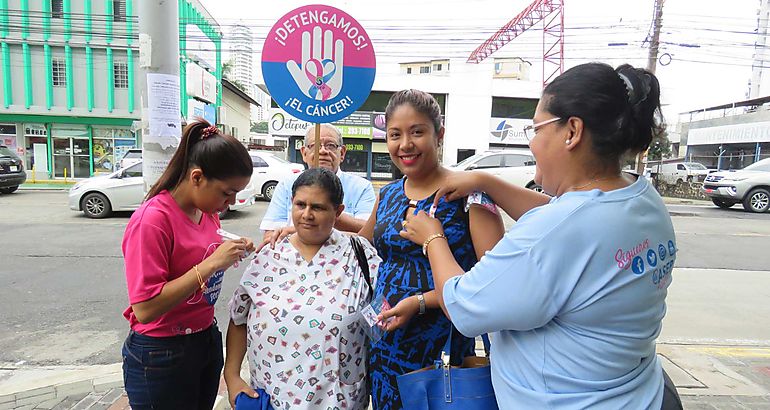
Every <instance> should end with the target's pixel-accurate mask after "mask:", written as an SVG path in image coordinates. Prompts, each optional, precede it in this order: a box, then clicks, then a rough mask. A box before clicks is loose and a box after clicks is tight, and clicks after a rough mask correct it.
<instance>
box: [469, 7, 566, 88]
mask: <svg viewBox="0 0 770 410" xmlns="http://www.w3.org/2000/svg"><path fill="white" fill-rule="evenodd" d="M541 21H542V22H543V87H545V86H546V84H548V83H549V82H550V81H551V80H552V79H553V78H554V77H556V76H557V75H559V74H561V73H562V72H564V0H535V1H533V2H532V4H530V5H529V6H527V8H525V9H524V10H522V11H521V13H519V14H518V15H517V16H516V17H514V18H513V19H512V20H511V21H509V22H508V23H507V24H506V25H504V26H503V27H501V28H500V30H497V33H495V34H494V35H492V37H490V38H489V39H487V41H485V42H484V43H482V44H481V45H480V46H479V47H478V48H476V49H475V50H473V53H471V56H470V57H468V62H469V63H480V62H481V61H482V60H484V59H485V58H487V57H489V56H490V55H492V53H494V52H495V51H497V50H499V49H500V48H502V47H503V46H504V45H506V44H508V43H509V42H510V41H511V40H513V39H514V38H516V37H518V36H519V35H521V34H522V33H523V32H525V31H527V30H528V29H529V28H531V27H532V26H534V25H535V24H538V23H540V22H541Z"/></svg>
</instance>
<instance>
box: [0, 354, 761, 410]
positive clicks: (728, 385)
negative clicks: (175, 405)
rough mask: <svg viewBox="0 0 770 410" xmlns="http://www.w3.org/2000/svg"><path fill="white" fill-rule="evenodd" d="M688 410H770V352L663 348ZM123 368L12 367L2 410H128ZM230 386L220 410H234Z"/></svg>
mask: <svg viewBox="0 0 770 410" xmlns="http://www.w3.org/2000/svg"><path fill="white" fill-rule="evenodd" d="M658 355H659V357H660V358H661V361H662V363H663V367H664V368H665V369H666V371H667V372H668V374H669V375H670V376H671V379H672V380H673V381H674V384H675V385H676V386H677V389H678V390H679V394H680V395H681V396H682V402H683V403H684V407H685V408H686V409H715V408H716V409H746V408H749V409H770V346H746V345H743V346H724V345H694V344H676V343H659V344H658ZM122 384H123V375H122V370H121V364H120V363H116V364H111V365H101V366H52V367H25V366H19V367H14V366H6V367H3V368H2V370H0V409H2V410H5V409H9V410H10V409H110V410H114V409H127V408H129V407H128V399H127V398H126V396H125V392H124V391H123V389H122ZM226 397H227V390H226V388H225V386H224V381H223V380H222V381H221V382H220V395H219V397H218V398H217V403H216V405H215V407H214V408H215V409H229V405H228V403H227V399H226Z"/></svg>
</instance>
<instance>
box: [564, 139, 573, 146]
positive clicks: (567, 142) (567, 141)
mask: <svg viewBox="0 0 770 410" xmlns="http://www.w3.org/2000/svg"><path fill="white" fill-rule="evenodd" d="M570 142H572V139H571V138H570V139H568V140H566V141H564V143H565V144H567V145H569V143H570Z"/></svg>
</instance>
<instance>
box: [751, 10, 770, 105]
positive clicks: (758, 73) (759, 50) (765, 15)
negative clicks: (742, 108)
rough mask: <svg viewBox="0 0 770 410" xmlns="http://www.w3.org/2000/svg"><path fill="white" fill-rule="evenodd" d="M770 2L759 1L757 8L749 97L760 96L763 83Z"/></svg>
mask: <svg viewBox="0 0 770 410" xmlns="http://www.w3.org/2000/svg"><path fill="white" fill-rule="evenodd" d="M769 3H770V2H769V1H768V0H760V1H759V10H757V39H756V40H755V41H754V63H753V64H752V65H751V82H750V83H749V94H748V96H747V97H748V99H754V98H759V97H760V96H761V95H760V87H761V85H762V68H763V66H764V65H765V61H766V60H765V39H766V37H767V26H768V20H770V18H769V17H770V16H769V15H770V6H769V5H768V4H769Z"/></svg>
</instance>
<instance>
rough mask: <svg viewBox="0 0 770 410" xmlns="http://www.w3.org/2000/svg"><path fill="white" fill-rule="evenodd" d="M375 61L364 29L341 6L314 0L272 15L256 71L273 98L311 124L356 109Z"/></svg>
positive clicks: (370, 81) (370, 80) (365, 93)
mask: <svg viewBox="0 0 770 410" xmlns="http://www.w3.org/2000/svg"><path fill="white" fill-rule="evenodd" d="M376 65H377V64H376V60H375V57H374V49H373V48H372V42H371V39H370V38H369V35H368V34H366V30H364V28H363V27H362V26H361V25H360V24H359V23H358V22H357V21H356V20H355V19H354V18H353V17H350V15H348V14H347V13H345V12H344V11H342V10H340V9H337V8H335V7H331V6H326V5H320V4H314V5H309V6H303V7H300V8H297V9H294V10H292V11H290V12H289V13H287V14H286V15H284V16H283V17H281V18H280V19H278V21H277V22H276V23H275V25H273V28H272V29H270V32H269V33H268V35H267V38H266V39H265V45H264V47H263V49H262V76H263V77H264V79H265V84H266V85H267V88H268V90H269V91H270V95H271V96H272V98H273V100H275V102H276V103H277V104H278V106H280V107H281V108H283V109H284V110H285V111H286V112H288V113H289V114H291V115H292V116H294V117H297V118H299V119H301V120H305V121H308V122H313V123H330V122H334V121H337V120H340V119H342V118H345V117H347V116H348V115H350V114H352V113H353V112H354V111H356V110H357V109H358V107H360V106H361V105H362V104H363V103H364V101H366V98H367V97H368V96H369V92H370V91H371V90H372V84H374V74H375V71H376Z"/></svg>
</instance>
